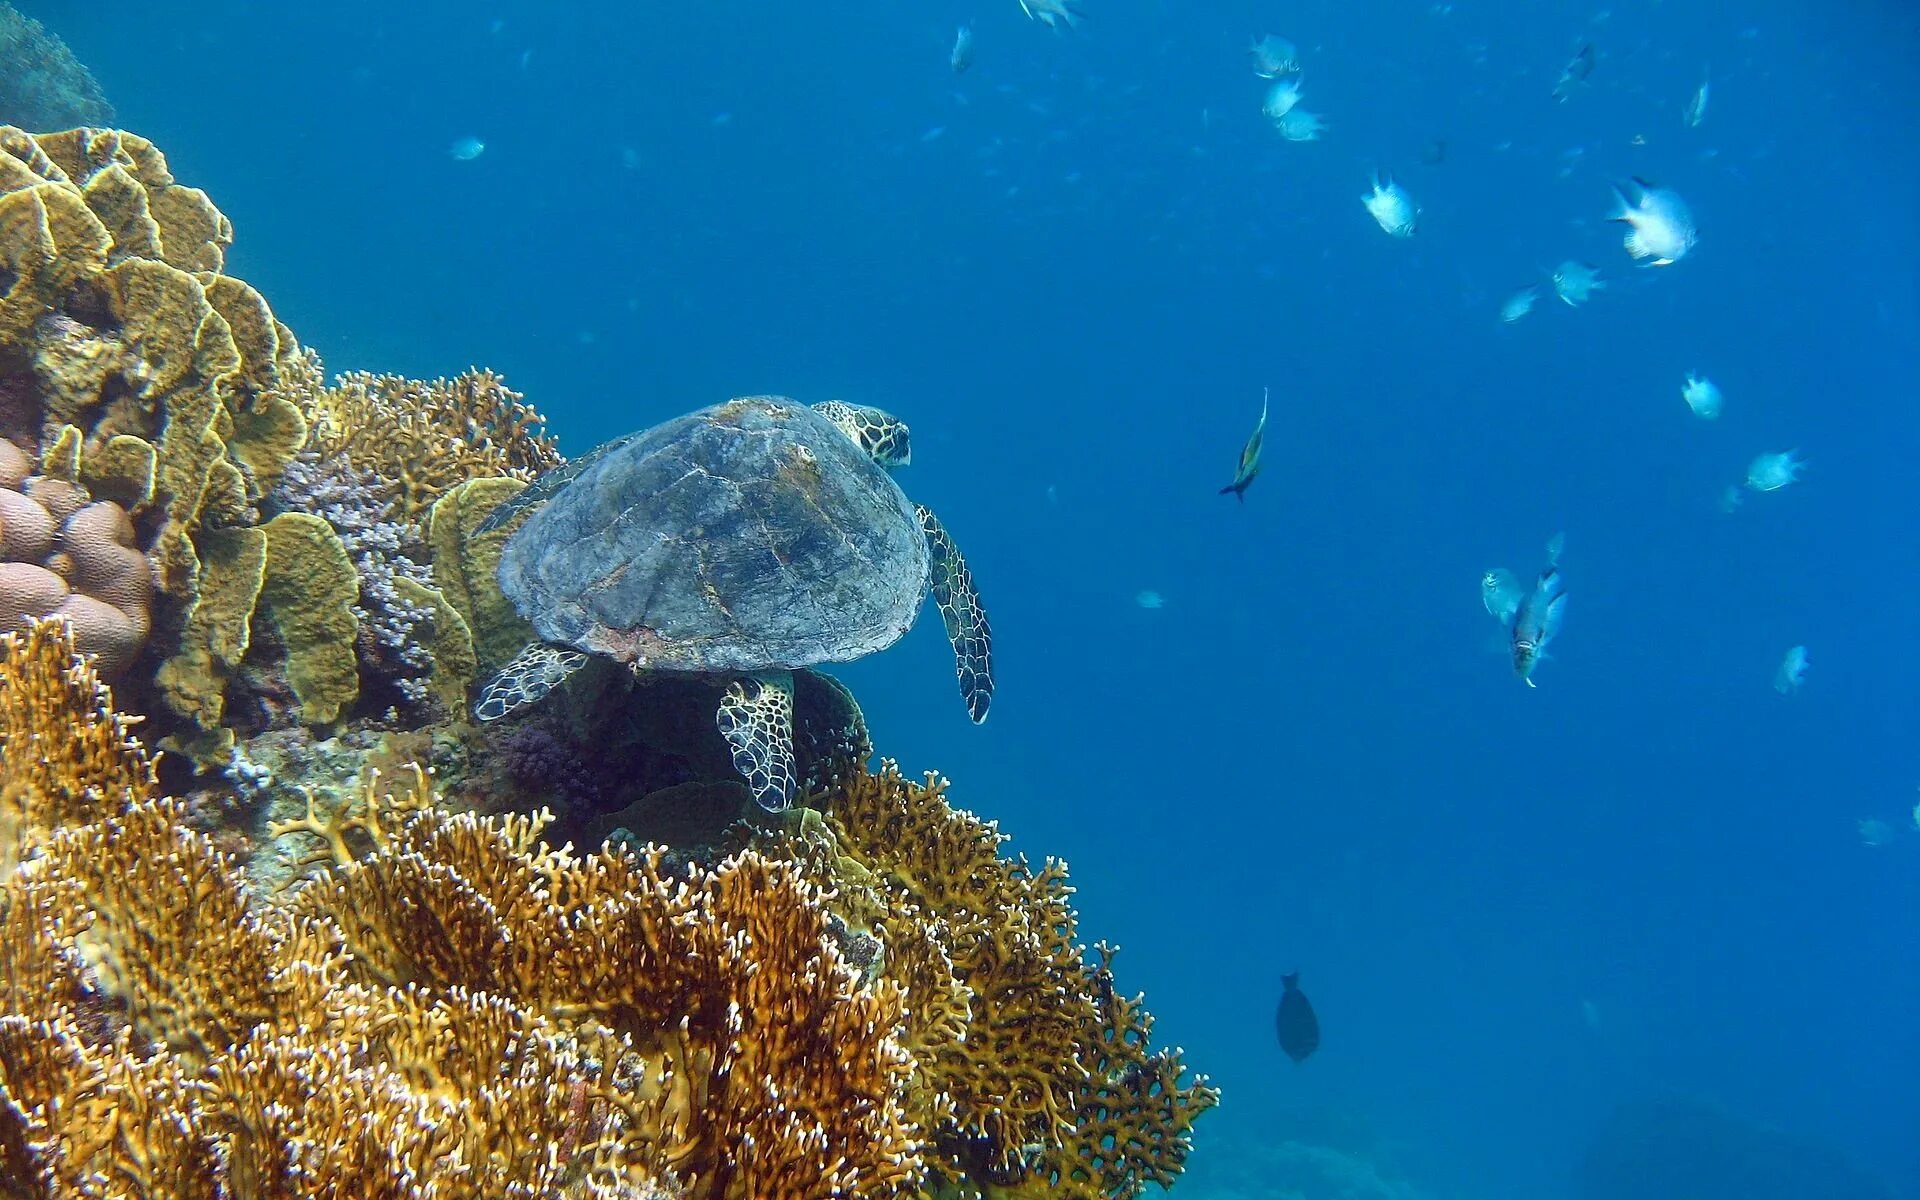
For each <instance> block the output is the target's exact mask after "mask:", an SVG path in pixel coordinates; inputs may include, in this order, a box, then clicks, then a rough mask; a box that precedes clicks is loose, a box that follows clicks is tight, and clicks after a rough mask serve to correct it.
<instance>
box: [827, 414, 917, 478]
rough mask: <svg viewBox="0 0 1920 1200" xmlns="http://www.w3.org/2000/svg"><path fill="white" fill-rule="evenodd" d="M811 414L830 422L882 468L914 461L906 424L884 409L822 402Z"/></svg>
mask: <svg viewBox="0 0 1920 1200" xmlns="http://www.w3.org/2000/svg"><path fill="white" fill-rule="evenodd" d="M812 408H813V411H815V412H817V413H819V414H820V415H821V416H823V417H825V418H826V419H827V420H829V421H832V422H833V423H834V425H836V426H837V427H838V428H839V430H840V432H842V433H844V434H846V435H847V436H848V437H850V438H852V439H853V444H854V445H856V446H858V447H860V448H861V449H862V450H864V451H866V452H867V454H868V455H869V456H870V457H871V458H872V459H873V461H875V462H877V463H879V464H880V465H881V466H883V467H904V466H906V465H907V464H908V463H910V462H912V461H913V444H912V442H910V441H909V440H908V437H907V423H906V422H905V421H902V420H901V419H900V418H899V417H896V416H894V415H893V414H892V413H890V412H887V411H886V410H885V409H879V408H873V407H871V406H870V405H865V404H848V403H847V402H846V401H844V400H823V401H821V402H820V403H819V404H815V405H813V406H812Z"/></svg>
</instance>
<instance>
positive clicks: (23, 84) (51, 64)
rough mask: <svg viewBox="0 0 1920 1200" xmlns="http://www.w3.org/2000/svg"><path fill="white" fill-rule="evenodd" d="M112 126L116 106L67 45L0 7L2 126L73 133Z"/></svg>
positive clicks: (5, 6)
mask: <svg viewBox="0 0 1920 1200" xmlns="http://www.w3.org/2000/svg"><path fill="white" fill-rule="evenodd" d="M112 120H113V106H112V105H110V104H108V103H107V98H106V96H105V95H103V94H102V93H101V91H100V85H99V84H98V83H96V82H94V78H93V75H92V74H91V73H89V72H88V70H87V69H86V67H84V66H82V65H81V63H80V60H79V59H76V58H75V57H74V56H73V51H71V50H69V49H67V44H66V43H65V42H63V41H61V40H60V39H59V38H58V37H55V36H54V35H53V34H52V33H49V32H48V31H47V30H46V28H45V27H43V26H42V25H41V24H40V22H38V21H36V20H33V19H32V18H31V17H27V16H23V15H22V14H21V13H20V12H19V11H18V10H16V9H15V8H14V7H13V6H12V5H11V4H4V3H0V124H7V125H19V126H22V127H24V128H27V129H71V128H73V127H74V126H76V125H105V124H107V123H108V122H110V121H112Z"/></svg>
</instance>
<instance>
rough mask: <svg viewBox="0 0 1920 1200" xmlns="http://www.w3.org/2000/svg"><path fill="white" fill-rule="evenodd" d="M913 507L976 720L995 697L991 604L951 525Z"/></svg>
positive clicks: (963, 688)
mask: <svg viewBox="0 0 1920 1200" xmlns="http://www.w3.org/2000/svg"><path fill="white" fill-rule="evenodd" d="M913 511H914V512H915V513H917V514H918V515H919V517H920V528H921V529H922V530H923V531H925V533H926V535H927V549H928V551H929V552H931V553H932V555H933V602H934V603H935V604H938V605H939V606H940V619H941V620H942V621H945V622H946V623H947V640H948V641H950V642H952V643H953V660H954V669H955V671H956V672H957V673H958V674H959V676H960V698H961V699H962V700H964V701H966V702H967V715H968V716H970V717H972V718H973V720H974V724H976V725H977V724H979V723H980V722H981V721H984V720H986V719H987V705H989V704H991V703H993V629H992V628H991V627H990V626H989V625H988V624H987V610H986V609H984V608H982V607H981V606H980V593H979V592H977V591H975V590H974V587H973V572H972V571H969V570H967V560H966V559H964V558H962V557H960V548H959V547H958V546H955V545H954V544H953V538H952V537H950V536H948V534H947V530H946V527H945V526H943V525H942V524H940V519H939V518H938V517H936V516H934V515H933V513H932V512H931V511H929V510H928V509H927V507H926V506H925V505H921V504H916V505H914V506H913Z"/></svg>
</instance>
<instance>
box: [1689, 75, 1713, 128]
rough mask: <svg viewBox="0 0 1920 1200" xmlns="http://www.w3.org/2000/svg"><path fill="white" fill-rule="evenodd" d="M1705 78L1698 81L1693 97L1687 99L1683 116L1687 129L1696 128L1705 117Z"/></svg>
mask: <svg viewBox="0 0 1920 1200" xmlns="http://www.w3.org/2000/svg"><path fill="white" fill-rule="evenodd" d="M1707 82H1708V81H1707V80H1704V79H1703V80H1701V81H1700V88H1699V90H1698V91H1696V92H1694V93H1693V99H1691V100H1689V101H1687V111H1686V113H1685V118H1686V122H1687V128H1688V129H1698V128H1699V127H1700V122H1702V121H1704V120H1706V119H1707Z"/></svg>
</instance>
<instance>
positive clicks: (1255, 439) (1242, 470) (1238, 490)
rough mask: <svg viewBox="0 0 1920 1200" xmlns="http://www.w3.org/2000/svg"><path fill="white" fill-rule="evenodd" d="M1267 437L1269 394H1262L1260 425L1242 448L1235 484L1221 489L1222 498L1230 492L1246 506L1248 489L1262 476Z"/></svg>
mask: <svg viewBox="0 0 1920 1200" xmlns="http://www.w3.org/2000/svg"><path fill="white" fill-rule="evenodd" d="M1266 436H1267V393H1266V392H1265V391H1264V390H1263V391H1262V392H1261V393H1260V423H1259V424H1258V425H1255V426H1254V427H1253V436H1252V437H1250V438H1248V439H1247V444H1246V445H1244V446H1242V447H1241V448H1240V465H1239V466H1238V467H1236V468H1234V472H1233V482H1232V483H1230V484H1228V485H1227V486H1225V487H1223V488H1221V489H1220V494H1221V495H1222V496H1224V495H1226V494H1227V493H1228V492H1232V493H1233V498H1234V499H1235V500H1238V501H1240V502H1241V503H1242V504H1245V503H1246V501H1247V489H1248V488H1249V487H1252V486H1253V480H1254V477H1255V476H1257V475H1259V474H1260V444H1261V443H1262V442H1263V441H1265V440H1266Z"/></svg>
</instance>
